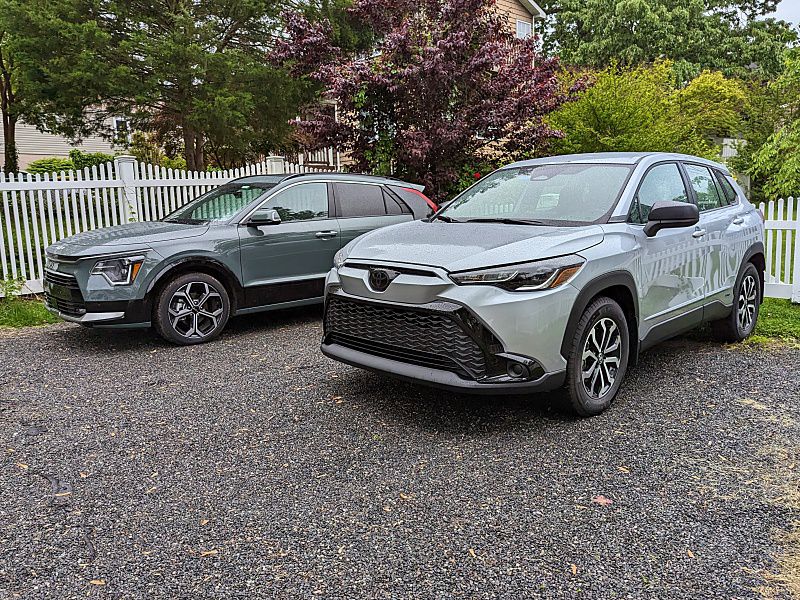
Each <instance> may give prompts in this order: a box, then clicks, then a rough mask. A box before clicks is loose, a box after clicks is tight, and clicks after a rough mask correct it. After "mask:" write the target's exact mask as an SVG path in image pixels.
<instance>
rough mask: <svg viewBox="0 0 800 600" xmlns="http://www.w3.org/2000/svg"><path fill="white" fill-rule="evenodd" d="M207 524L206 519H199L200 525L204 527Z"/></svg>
mask: <svg viewBox="0 0 800 600" xmlns="http://www.w3.org/2000/svg"><path fill="white" fill-rule="evenodd" d="M207 523H208V519H201V520H200V525H205V524H207Z"/></svg>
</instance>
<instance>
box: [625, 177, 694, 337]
mask: <svg viewBox="0 0 800 600" xmlns="http://www.w3.org/2000/svg"><path fill="white" fill-rule="evenodd" d="M665 200H668V201H673V202H691V196H690V195H689V190H688V188H687V182H686V180H685V178H684V176H683V173H682V172H681V169H680V166H679V165H678V163H676V162H664V163H658V164H655V165H653V166H652V167H650V168H649V170H648V171H647V172H646V173H645V175H644V177H643V178H642V180H641V183H640V185H639V189H638V191H637V194H636V200H635V201H634V205H633V208H632V210H631V216H630V222H631V223H632V224H635V225H636V230H635V235H636V237H637V239H638V240H639V244H640V245H641V252H640V256H639V259H638V262H639V266H638V277H637V279H638V284H639V288H640V289H639V299H640V300H639V306H640V311H641V316H642V327H641V331H640V334H641V336H642V337H643V338H644V337H645V336H647V335H648V334H649V333H651V330H653V335H654V337H655V338H656V339H658V338H661V337H668V336H670V335H672V334H673V333H674V332H675V331H679V330H684V329H689V328H691V327H693V326H695V325H699V324H700V322H701V320H702V317H703V314H702V305H703V290H704V287H705V253H704V251H703V249H702V248H701V243H700V242H699V241H698V240H697V239H696V238H695V237H694V234H695V228H693V227H682V228H677V229H662V230H661V231H659V232H658V233H657V234H656V235H655V236H653V237H647V236H646V235H645V234H644V232H643V231H642V228H643V227H642V228H640V227H641V226H643V225H644V224H645V223H647V217H648V214H649V212H650V209H651V208H652V207H653V204H655V203H656V202H658V201H665Z"/></svg>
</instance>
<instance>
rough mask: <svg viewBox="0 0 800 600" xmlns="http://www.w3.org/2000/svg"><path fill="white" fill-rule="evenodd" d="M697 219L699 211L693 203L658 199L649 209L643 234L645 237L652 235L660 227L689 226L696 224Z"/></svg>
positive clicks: (659, 229) (660, 228)
mask: <svg viewBox="0 0 800 600" xmlns="http://www.w3.org/2000/svg"><path fill="white" fill-rule="evenodd" d="M699 220H700V211H699V210H697V206H695V205H694V204H689V203H687V202H673V201H672V200H660V201H658V202H656V203H655V204H653V207H652V208H651V209H650V214H649V215H648V216H647V225H645V226H644V234H645V235H646V236H647V237H653V236H654V235H655V234H657V233H658V232H659V231H661V230H662V229H668V228H676V227H691V226H692V225H697V222H698V221H699Z"/></svg>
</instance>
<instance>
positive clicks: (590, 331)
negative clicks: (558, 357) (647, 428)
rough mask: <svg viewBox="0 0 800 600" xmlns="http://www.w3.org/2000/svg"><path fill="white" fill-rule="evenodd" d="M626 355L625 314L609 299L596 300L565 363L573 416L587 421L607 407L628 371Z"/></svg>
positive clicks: (582, 320) (585, 315)
mask: <svg viewBox="0 0 800 600" xmlns="http://www.w3.org/2000/svg"><path fill="white" fill-rule="evenodd" d="M629 352H630V340H629V335H628V323H627V320H626V318H625V313H624V312H623V310H622V308H621V307H620V305H619V304H617V303H616V302H615V301H614V300H612V299H611V298H607V297H600V298H597V299H596V300H595V301H594V302H592V303H591V304H590V305H589V306H588V307H586V310H585V311H584V312H583V316H582V317H581V320H580V321H579V322H578V328H577V330H576V331H575V337H574V338H573V342H572V351H571V352H570V356H569V359H568V360H567V381H566V389H567V395H568V397H569V401H570V404H571V406H572V409H573V410H574V411H575V412H576V413H577V414H579V415H580V416H582V417H590V416H593V415H598V414H600V413H601V412H603V411H604V410H605V409H606V408H608V407H609V405H610V404H611V402H612V401H613V400H614V398H615V397H616V395H617V392H618V391H619V388H620V386H621V385H622V380H623V379H624V378H625V373H626V372H627V370H628V356H629Z"/></svg>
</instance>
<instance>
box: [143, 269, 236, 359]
mask: <svg viewBox="0 0 800 600" xmlns="http://www.w3.org/2000/svg"><path fill="white" fill-rule="evenodd" d="M153 312H154V315H153V322H154V326H155V329H156V331H157V332H158V334H159V335H160V336H161V337H163V338H164V339H165V340H167V341H169V342H172V343H173V344H178V345H181V346H188V345H191V344H202V343H204V342H210V341H211V340H213V339H214V338H216V337H217V336H219V334H220V333H222V330H223V329H224V328H225V325H226V324H227V323H228V318H229V317H230V312H231V302H230V297H229V295H228V291H227V290H226V289H225V286H224V285H222V283H220V282H219V280H218V279H216V278H214V277H212V276H211V275H207V274H205V273H187V274H185V275H179V276H178V277H175V278H174V279H173V280H171V281H170V282H169V283H167V285H165V286H164V288H163V289H162V290H161V293H160V294H159V296H158V301H157V302H156V305H155V307H154V310H153Z"/></svg>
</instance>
